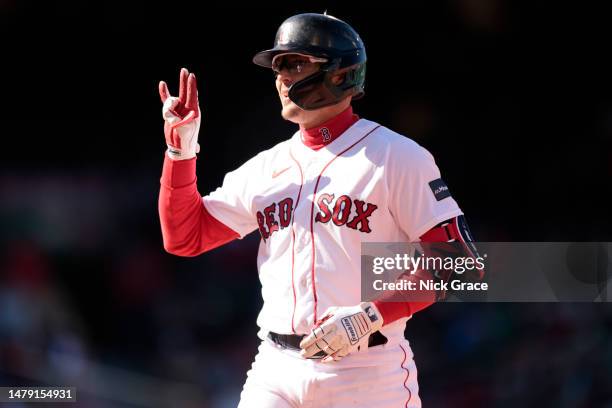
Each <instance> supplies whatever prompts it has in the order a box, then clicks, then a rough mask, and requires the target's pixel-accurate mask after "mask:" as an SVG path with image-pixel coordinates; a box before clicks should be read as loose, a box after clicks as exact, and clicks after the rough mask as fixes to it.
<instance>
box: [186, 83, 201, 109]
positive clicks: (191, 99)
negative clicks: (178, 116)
mask: <svg viewBox="0 0 612 408" xmlns="http://www.w3.org/2000/svg"><path fill="white" fill-rule="evenodd" d="M185 109H186V110H188V111H192V112H194V113H195V116H196V117H197V116H198V115H199V106H198V85H197V83H196V77H195V74H194V73H191V74H189V77H188V78H187V99H186V100H185Z"/></svg>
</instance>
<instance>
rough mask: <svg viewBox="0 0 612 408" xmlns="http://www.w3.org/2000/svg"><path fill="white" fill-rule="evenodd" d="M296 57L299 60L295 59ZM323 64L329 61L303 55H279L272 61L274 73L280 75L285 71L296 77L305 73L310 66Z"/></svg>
mask: <svg viewBox="0 0 612 408" xmlns="http://www.w3.org/2000/svg"><path fill="white" fill-rule="evenodd" d="M296 56H298V57H299V58H295V57H296ZM288 57H289V58H288ZM322 62H327V59H325V58H318V57H313V56H311V55H303V54H279V55H276V56H275V57H274V58H273V59H272V71H274V73H275V74H280V72H281V71H283V70H284V71H286V72H287V73H288V74H289V75H295V74H298V73H300V72H302V71H304V69H305V68H306V67H307V66H309V65H313V64H319V63H322Z"/></svg>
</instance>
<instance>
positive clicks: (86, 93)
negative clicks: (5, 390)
mask: <svg viewBox="0 0 612 408" xmlns="http://www.w3.org/2000/svg"><path fill="white" fill-rule="evenodd" d="M376 5H377V6H379V7H374V5H373V3H372V4H368V3H359V2H352V3H347V4H344V5H343V4H339V3H338V4H336V3H329V2H312V3H308V4H306V3H304V4H299V5H294V6H292V5H290V4H282V5H277V6H274V7H271V6H270V7H269V8H264V7H260V6H251V7H243V6H240V7H239V6H236V7H235V8H229V6H230V5H229V4H226V5H225V6H227V7H226V8H221V7H218V6H213V5H210V4H209V5H203V3H201V4H199V5H193V4H188V3H180V4H179V3H172V4H170V3H166V4H164V5H162V6H154V5H151V4H149V3H148V2H144V1H140V2H132V3H124V2H119V1H117V0H113V1H105V2H74V1H59V2H47V3H44V4H40V3H39V2H34V1H17V0H3V1H0V33H1V35H2V64H1V65H0V73H1V76H0V78H1V79H2V99H1V101H0V104H1V108H2V109H1V112H2V113H1V114H2V130H1V131H0V132H1V134H2V136H3V137H2V140H3V144H4V153H3V154H2V160H1V161H0V169H1V172H0V196H1V200H0V386H8V385H21V386H25V385H30V386H39V385H49V386H54V385H66V386H75V387H77V389H78V399H79V402H78V403H77V404H72V405H69V406H79V407H88V408H89V407H92V408H97V407H119V408H123V407H126V408H127V407H154V406H160V407H174V406H176V407H179V406H180V407H211V408H225V407H234V406H235V405H236V403H237V401H238V396H239V392H240V390H241V386H242V383H243V381H244V379H245V378H246V371H247V370H248V368H249V366H250V364H251V361H252V359H253V357H254V354H255V350H256V346H257V338H256V331H257V328H256V326H255V318H256V315H257V312H258V310H259V307H260V303H261V299H260V293H259V289H260V286H259V282H258V279H257V270H256V266H255V257H256V251H257V245H258V243H259V237H258V236H256V235H255V234H252V235H251V236H249V237H248V238H246V239H244V240H242V241H236V242H234V243H232V244H230V245H227V246H226V247H223V248H220V249H217V250H215V251H212V252H210V253H207V254H205V255H202V256H199V257H197V258H193V259H180V258H177V257H174V256H171V255H168V254H166V253H165V252H164V251H163V248H162V243H161V234H160V226H159V220H158V216H157V194H158V188H159V187H158V186H159V176H160V174H161V164H162V160H163V152H164V148H165V146H164V140H163V133H162V119H161V115H160V102H159V100H158V96H157V83H158V81H159V80H160V79H164V80H167V81H169V83H170V84H171V86H174V89H176V86H177V79H178V70H179V68H180V67H181V66H186V67H188V68H189V69H190V70H192V71H194V72H195V73H196V74H197V75H198V78H199V85H200V97H201V104H202V110H203V115H204V119H203V126H202V130H201V133H200V144H201V145H202V153H201V154H200V158H199V167H198V174H199V187H200V191H201V192H202V193H205V192H207V191H210V190H211V189H213V188H215V187H216V186H217V185H219V184H220V182H221V180H222V178H223V175H224V174H225V173H226V172H227V171H229V170H231V169H233V168H235V167H237V166H238V165H240V164H241V163H242V162H244V161H245V160H246V159H248V158H250V157H251V156H253V155H254V154H255V153H257V152H259V151H260V150H263V149H265V148H268V147H271V146H273V145H274V144H276V143H278V142H279V141H281V140H283V139H285V138H287V137H289V135H290V134H292V133H293V131H294V130H295V129H294V127H293V126H292V125H291V124H288V123H284V122H283V121H282V119H281V118H280V116H279V112H280V109H279V105H278V102H277V99H276V96H275V90H274V87H273V86H272V75H271V74H270V72H266V71H265V70H262V69H260V68H258V67H256V66H254V65H252V64H251V62H250V59H251V57H252V55H253V54H254V53H255V52H256V51H258V50H260V49H263V48H266V47H268V46H270V45H271V44H272V41H273V37H274V33H275V31H276V28H277V27H278V25H279V24H280V23H281V22H282V20H284V19H285V18H286V17H288V16H290V15H293V14H296V13H298V12H306V11H316V12H322V11H323V10H325V9H327V10H328V12H329V13H330V14H332V15H336V16H337V17H340V18H343V19H345V20H347V21H348V22H349V23H351V24H352V25H353V26H354V27H355V28H356V29H357V31H359V33H360V34H361V36H362V38H363V39H364V41H365V43H366V47H367V50H368V57H369V62H368V75H367V76H368V80H367V85H366V98H365V99H363V100H362V101H359V102H356V104H355V105H354V107H355V111H356V112H357V113H358V114H359V115H361V116H362V117H366V118H368V119H371V120H375V121H378V122H381V123H382V124H384V125H386V126H388V127H390V128H391V129H394V130H396V131H398V132H400V133H403V134H405V135H407V136H409V137H411V138H413V139H415V140H416V141H417V142H419V143H420V144H422V145H423V146H425V147H426V148H427V149H429V150H430V151H431V152H432V153H433V154H434V156H435V157H436V158H437V161H438V164H439V166H440V168H441V170H442V174H443V177H444V178H445V180H446V182H447V183H448V185H449V186H450V188H451V191H452V192H453V195H454V196H455V198H456V199H457V200H458V202H459V203H460V205H461V207H462V208H463V210H464V211H465V213H466V214H467V217H468V220H469V222H470V224H471V226H472V230H473V232H474V233H475V235H476V237H477V239H478V240H481V241H612V229H611V228H610V227H611V222H610V215H609V213H610V211H609V208H610V204H609V201H608V199H607V197H608V196H607V194H608V193H609V190H610V178H611V175H612V149H611V147H612V97H611V95H612V94H611V93H610V72H612V71H611V70H610V68H611V66H610V63H609V62H608V61H609V59H608V58H606V57H607V55H608V54H609V53H610V42H609V39H610V30H609V17H608V16H609V14H607V13H605V11H604V10H603V9H601V10H598V9H595V8H591V7H592V6H587V5H582V4H579V3H571V4H566V5H563V4H559V3H556V2H548V3H541V2H510V1H504V0H454V1H445V2H428V1H416V2H409V4H407V5H405V6H403V7H397V6H394V7H391V6H388V7H382V6H381V5H380V3H379V2H376ZM610 327H612V307H611V306H610V304H606V303H591V304H589V303H582V304H580V303H573V304H553V303H550V304H438V305H435V306H434V307H432V308H430V309H429V310H427V311H425V312H422V313H420V314H418V315H417V316H416V317H415V318H414V319H412V320H411V321H410V322H409V324H408V327H407V336H408V339H409V340H410V342H411V344H412V347H413V349H414V352H415V360H416V363H417V366H418V368H419V377H420V386H421V398H422V400H423V402H424V406H426V407H476V406H481V407H516V406H538V407H544V406H555V407H612V391H611V390H612V380H611V379H612V337H611V333H612V330H611V329H610ZM279 369H281V370H282V369H283V368H282V367H279ZM7 406H10V405H7ZM12 406H15V407H18V406H20V405H18V404H13V405H12Z"/></svg>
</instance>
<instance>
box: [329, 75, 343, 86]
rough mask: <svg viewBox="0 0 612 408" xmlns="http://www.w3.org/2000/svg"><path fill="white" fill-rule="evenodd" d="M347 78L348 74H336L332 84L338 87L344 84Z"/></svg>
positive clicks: (332, 78)
mask: <svg viewBox="0 0 612 408" xmlns="http://www.w3.org/2000/svg"><path fill="white" fill-rule="evenodd" d="M345 78H346V73H342V74H336V75H334V76H332V77H331V83H332V84H333V85H335V86H338V85H340V84H342V83H343V82H344V80H345Z"/></svg>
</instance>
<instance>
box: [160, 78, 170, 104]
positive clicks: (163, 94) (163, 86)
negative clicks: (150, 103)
mask: <svg viewBox="0 0 612 408" xmlns="http://www.w3.org/2000/svg"><path fill="white" fill-rule="evenodd" d="M159 97H160V98H161V101H162V103H165V102H166V99H168V98H169V97H170V91H169V90H168V84H167V83H165V82H164V81H159Z"/></svg>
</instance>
